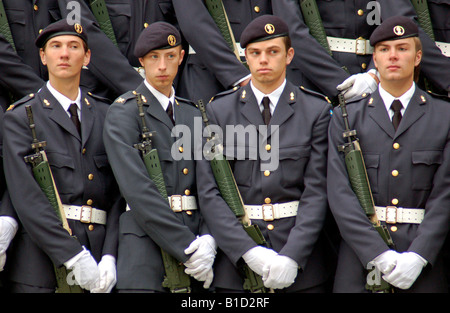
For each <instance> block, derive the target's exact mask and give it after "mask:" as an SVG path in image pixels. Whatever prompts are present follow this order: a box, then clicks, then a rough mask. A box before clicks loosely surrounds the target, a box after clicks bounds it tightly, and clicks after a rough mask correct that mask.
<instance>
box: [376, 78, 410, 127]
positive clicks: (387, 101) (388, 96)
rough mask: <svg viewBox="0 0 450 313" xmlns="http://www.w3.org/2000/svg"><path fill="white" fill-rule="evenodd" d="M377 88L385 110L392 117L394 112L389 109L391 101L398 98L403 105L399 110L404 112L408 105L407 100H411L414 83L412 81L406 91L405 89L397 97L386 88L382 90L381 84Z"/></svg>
mask: <svg viewBox="0 0 450 313" xmlns="http://www.w3.org/2000/svg"><path fill="white" fill-rule="evenodd" d="M378 89H379V91H380V96H381V98H382V99H383V102H384V105H385V107H386V110H387V112H388V113H389V116H390V117H391V119H392V116H393V115H394V112H393V111H392V110H391V104H392V102H393V101H394V100H400V102H401V103H402V105H403V109H402V110H401V112H402V114H404V113H405V110H406V108H407V107H408V104H409V101H410V100H411V98H412V96H413V95H414V92H415V91H416V83H414V82H413V83H412V86H411V88H409V89H408V91H406V92H405V93H404V94H403V95H401V96H400V97H398V98H396V97H394V96H393V95H391V94H390V93H388V92H387V91H386V90H384V89H383V87H381V84H379V85H378Z"/></svg>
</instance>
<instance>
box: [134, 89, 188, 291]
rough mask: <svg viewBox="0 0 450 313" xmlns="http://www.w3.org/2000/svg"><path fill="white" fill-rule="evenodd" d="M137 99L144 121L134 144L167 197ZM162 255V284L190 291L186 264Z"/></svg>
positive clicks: (155, 181) (161, 192)
mask: <svg viewBox="0 0 450 313" xmlns="http://www.w3.org/2000/svg"><path fill="white" fill-rule="evenodd" d="M136 100H137V105H138V110H139V117H140V118H141V123H142V132H141V139H142V140H141V142H139V143H137V144H135V145H134V147H135V148H136V149H138V150H139V151H140V152H141V154H142V159H143V160H144V164H145V167H146V168H147V172H148V175H149V176H150V178H151V179H152V181H153V182H154V183H155V185H156V187H157V189H158V191H159V193H160V194H161V196H162V197H163V198H164V199H167V198H168V196H167V190H166V185H165V182H164V176H163V173H162V170H161V163H160V161H159V156H158V150H157V149H155V148H153V146H152V137H153V136H154V134H155V132H154V131H152V132H151V131H150V130H149V129H148V127H147V125H146V123H145V113H144V108H143V101H142V95H141V94H136ZM161 255H162V259H163V263H164V269H165V273H166V275H165V276H164V281H163V282H162V286H163V287H166V288H169V289H170V291H171V292H172V293H190V292H191V287H190V285H191V279H190V277H189V276H188V275H187V274H186V273H185V272H184V265H183V264H181V263H180V262H178V261H177V260H176V259H175V258H174V257H172V256H171V255H169V254H168V253H167V252H165V251H164V250H163V249H161Z"/></svg>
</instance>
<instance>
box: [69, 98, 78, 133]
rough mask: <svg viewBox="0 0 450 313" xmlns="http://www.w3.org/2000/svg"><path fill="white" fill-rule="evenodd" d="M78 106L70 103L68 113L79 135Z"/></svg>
mask: <svg viewBox="0 0 450 313" xmlns="http://www.w3.org/2000/svg"><path fill="white" fill-rule="evenodd" d="M77 110H78V107H77V104H76V103H72V104H71V105H70V106H69V113H70V119H71V120H72V122H73V123H74V124H75V127H76V128H77V130H78V133H79V134H80V135H81V123H80V120H79V119H78V112H77Z"/></svg>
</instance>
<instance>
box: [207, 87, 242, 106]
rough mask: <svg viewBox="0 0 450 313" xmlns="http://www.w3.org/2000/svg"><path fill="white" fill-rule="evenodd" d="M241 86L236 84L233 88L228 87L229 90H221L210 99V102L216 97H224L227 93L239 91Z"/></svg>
mask: <svg viewBox="0 0 450 313" xmlns="http://www.w3.org/2000/svg"><path fill="white" fill-rule="evenodd" d="M240 88H241V87H238V86H235V87H233V88H231V89H227V90H224V91H221V92H219V93H218V94H216V95H215V96H213V97H212V98H211V99H210V100H209V102H211V101H213V100H214V99H215V98H220V97H222V96H226V95H229V94H232V93H234V92H236V91H238V90H239V89H240Z"/></svg>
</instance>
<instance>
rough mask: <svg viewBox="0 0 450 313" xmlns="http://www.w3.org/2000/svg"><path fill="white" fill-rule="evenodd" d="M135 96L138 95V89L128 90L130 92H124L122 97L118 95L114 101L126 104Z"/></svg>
mask: <svg viewBox="0 0 450 313" xmlns="http://www.w3.org/2000/svg"><path fill="white" fill-rule="evenodd" d="M135 97H136V91H128V92H126V93H124V94H123V95H121V96H120V97H118V98H117V99H116V100H115V101H114V102H117V103H122V104H124V103H125V102H127V101H128V100H130V99H132V98H135Z"/></svg>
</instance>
